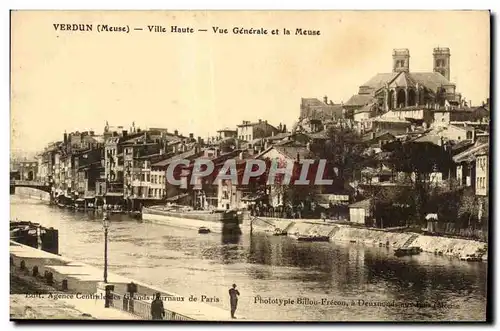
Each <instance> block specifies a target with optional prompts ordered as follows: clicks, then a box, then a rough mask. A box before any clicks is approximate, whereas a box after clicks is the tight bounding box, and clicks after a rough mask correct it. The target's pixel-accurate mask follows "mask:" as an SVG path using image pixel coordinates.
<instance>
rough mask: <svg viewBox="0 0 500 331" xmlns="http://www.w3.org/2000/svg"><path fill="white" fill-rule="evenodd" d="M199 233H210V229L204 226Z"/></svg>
mask: <svg viewBox="0 0 500 331" xmlns="http://www.w3.org/2000/svg"><path fill="white" fill-rule="evenodd" d="M198 233H201V234H205V233H210V229H209V228H207V227H204V226H202V227H200V228H199V229H198Z"/></svg>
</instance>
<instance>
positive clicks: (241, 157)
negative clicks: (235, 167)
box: [238, 152, 243, 160]
mask: <svg viewBox="0 0 500 331" xmlns="http://www.w3.org/2000/svg"><path fill="white" fill-rule="evenodd" d="M238 158H239V159H240V160H243V152H240V154H239V155H238Z"/></svg>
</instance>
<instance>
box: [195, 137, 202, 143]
mask: <svg viewBox="0 0 500 331" xmlns="http://www.w3.org/2000/svg"><path fill="white" fill-rule="evenodd" d="M196 141H197V142H198V145H201V137H200V136H198V139H196Z"/></svg>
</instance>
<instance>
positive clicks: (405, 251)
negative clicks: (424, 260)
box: [394, 246, 422, 257]
mask: <svg viewBox="0 0 500 331" xmlns="http://www.w3.org/2000/svg"><path fill="white" fill-rule="evenodd" d="M421 252H422V249H421V248H420V247H417V246H411V247H405V248H398V249H396V250H395V251H394V255H396V256H398V257H401V256H410V255H418V254H420V253H421Z"/></svg>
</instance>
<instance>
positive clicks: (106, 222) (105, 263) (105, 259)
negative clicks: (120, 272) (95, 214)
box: [102, 215, 109, 284]
mask: <svg viewBox="0 0 500 331" xmlns="http://www.w3.org/2000/svg"><path fill="white" fill-rule="evenodd" d="M102 224H103V227H104V283H105V284H107V283H108V228H109V223H108V219H107V217H106V215H104V219H103V220H102Z"/></svg>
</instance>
